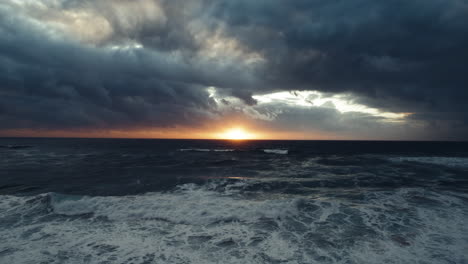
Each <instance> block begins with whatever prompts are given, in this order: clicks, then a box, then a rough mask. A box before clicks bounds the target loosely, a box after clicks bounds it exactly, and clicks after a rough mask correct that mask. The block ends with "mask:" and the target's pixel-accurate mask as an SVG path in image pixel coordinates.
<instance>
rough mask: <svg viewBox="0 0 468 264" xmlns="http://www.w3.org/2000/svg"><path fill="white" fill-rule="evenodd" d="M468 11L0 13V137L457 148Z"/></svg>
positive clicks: (265, 2) (465, 116)
mask: <svg viewBox="0 0 468 264" xmlns="http://www.w3.org/2000/svg"><path fill="white" fill-rule="evenodd" d="M467 25H468V1H467V0H347V1H346V0H289V1H286V0H256V1H252V0H2V1H0V136H51V137H62V136H65V137H68V136H70V137H136V138H139V137H143V138H222V137H223V135H226V133H228V134H229V133H230V132H229V131H231V130H232V129H234V130H236V129H237V130H239V129H240V130H243V131H244V133H245V134H248V135H249V137H251V138H257V139H357V140H467V139H468V137H467V136H468V103H467V100H468V48H467V47H468V26H467Z"/></svg>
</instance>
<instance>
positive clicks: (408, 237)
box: [0, 181, 468, 263]
mask: <svg viewBox="0 0 468 264" xmlns="http://www.w3.org/2000/svg"><path fill="white" fill-rule="evenodd" d="M220 183H221V182H219V183H217V182H213V183H211V184H207V185H202V186H199V185H194V184H185V185H181V186H179V187H178V188H177V189H175V190H173V191H171V192H165V193H147V194H144V195H136V196H121V197H118V196H107V197H105V196H75V195H64V194H57V193H48V194H42V195H38V196H35V197H16V196H1V199H0V224H1V225H2V226H1V228H0V236H1V237H2V238H3V241H4V243H2V244H1V245H0V262H5V263H39V262H53V261H58V262H69V263H102V262H119V263H120V262H134V263H144V262H156V263H159V262H163V263H219V262H220V261H222V262H224V263H274V262H278V263H279V262H282V263H418V262H425V263H435V262H437V263H443V262H452V263H464V262H466V261H468V253H467V252H466V250H464V245H465V244H466V243H465V242H466V240H467V239H468V228H467V227H466V225H465V224H464V223H466V219H467V218H468V209H467V208H468V206H467V205H468V199H467V198H466V197H460V196H455V195H452V193H450V192H446V193H436V192H431V191H427V190H425V189H422V188H420V189H418V188H415V189H399V190H396V191H383V192H369V193H365V194H364V195H363V198H362V199H361V200H358V201H357V200H349V201H347V200H343V199H341V200H336V199H328V198H326V197H305V196H294V195H293V196H286V195H276V196H259V197H249V198H247V197H245V196H242V195H241V192H240V191H239V190H241V189H243V188H245V187H248V185H249V183H248V182H246V181H238V182H235V183H232V184H225V183H223V184H221V185H220ZM220 187H222V188H220ZM5 241H6V242H5Z"/></svg>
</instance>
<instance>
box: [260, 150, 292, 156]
mask: <svg viewBox="0 0 468 264" xmlns="http://www.w3.org/2000/svg"><path fill="white" fill-rule="evenodd" d="M263 152H265V153H270V154H281V155H286V154H288V152H289V150H287V149H264V150H263Z"/></svg>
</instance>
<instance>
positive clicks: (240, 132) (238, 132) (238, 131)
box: [219, 128, 255, 140]
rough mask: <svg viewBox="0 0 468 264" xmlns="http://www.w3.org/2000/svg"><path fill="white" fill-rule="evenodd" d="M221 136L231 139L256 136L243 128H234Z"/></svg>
mask: <svg viewBox="0 0 468 264" xmlns="http://www.w3.org/2000/svg"><path fill="white" fill-rule="evenodd" d="M219 138H221V139H230V140H244V139H253V138H255V136H254V135H253V134H251V133H249V132H247V131H245V130H244V129H243V128H232V129H229V130H227V131H226V132H224V133H222V134H220V136H219Z"/></svg>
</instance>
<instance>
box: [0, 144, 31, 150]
mask: <svg viewBox="0 0 468 264" xmlns="http://www.w3.org/2000/svg"><path fill="white" fill-rule="evenodd" d="M0 148H4V149H26V148H33V146H30V145H0Z"/></svg>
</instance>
